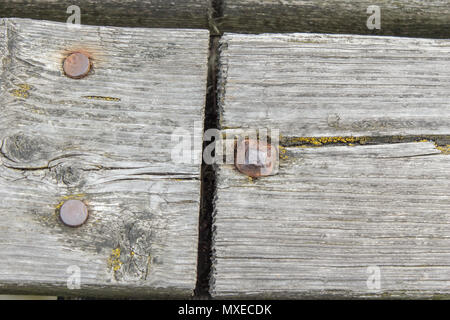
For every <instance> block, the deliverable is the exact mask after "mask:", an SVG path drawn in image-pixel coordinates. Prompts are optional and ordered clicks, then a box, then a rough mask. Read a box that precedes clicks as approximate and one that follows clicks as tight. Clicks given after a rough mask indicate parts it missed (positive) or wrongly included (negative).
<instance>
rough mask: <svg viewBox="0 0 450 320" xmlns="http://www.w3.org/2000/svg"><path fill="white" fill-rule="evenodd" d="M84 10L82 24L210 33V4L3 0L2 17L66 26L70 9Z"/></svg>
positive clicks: (195, 0)
mask: <svg viewBox="0 0 450 320" xmlns="http://www.w3.org/2000/svg"><path fill="white" fill-rule="evenodd" d="M71 5H76V6H78V7H79V8H80V10H81V24H88V25H98V26H100V25H104V26H117V27H158V28H202V29H207V28H208V26H209V20H210V17H212V9H211V8H210V1H209V0H171V1H166V0H139V1H135V0H107V1H105V0H70V1H61V0H37V1H27V0H0V13H1V17H5V18H7V17H13V18H14V17H17V18H32V19H40V20H52V21H58V22H66V21H67V18H68V17H69V16H70V15H71V14H69V13H67V8H68V7H69V6H71Z"/></svg>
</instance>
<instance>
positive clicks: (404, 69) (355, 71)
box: [218, 34, 450, 137]
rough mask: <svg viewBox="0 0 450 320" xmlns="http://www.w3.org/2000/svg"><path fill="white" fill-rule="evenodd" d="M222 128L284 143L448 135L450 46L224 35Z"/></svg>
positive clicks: (385, 40) (368, 39)
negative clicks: (266, 134)
mask: <svg viewBox="0 0 450 320" xmlns="http://www.w3.org/2000/svg"><path fill="white" fill-rule="evenodd" d="M219 64H220V69H219V85H218V90H219V107H220V108H221V113H222V116H221V118H220V121H221V126H222V127H223V128H230V127H232V128H234V127H238V128H242V127H243V128H254V127H257V126H259V127H271V128H278V129H282V134H283V135H285V136H295V137H299V136H349V135H358V136H374V135H378V136H379V135H417V134H419V135H421V134H448V133H450V76H449V73H448V70H450V41H449V40H432V39H415V38H394V37H374V36H350V35H323V34H278V35H277V34H264V35H239V34H225V35H224V37H223V38H222V39H221V47H220V60H219Z"/></svg>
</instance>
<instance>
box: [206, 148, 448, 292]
mask: <svg viewBox="0 0 450 320" xmlns="http://www.w3.org/2000/svg"><path fill="white" fill-rule="evenodd" d="M449 160H450V158H449V156H448V155H445V154H442V153H441V151H440V150H437V149H436V147H435V146H434V144H433V143H430V142H420V143H400V144H390V145H389V144H386V145H372V146H354V147H349V146H324V147H318V148H298V147H297V148H296V147H293V148H286V152H285V153H284V155H283V157H282V158H281V159H280V170H279V173H278V174H277V175H274V176H270V177H264V178H260V179H257V180H249V179H248V178H247V177H246V176H245V175H243V174H241V173H239V172H238V171H237V170H236V169H235V168H234V167H233V166H232V165H221V166H219V168H218V177H217V185H218V186H217V195H216V201H215V218H214V230H215V234H214V253H215V255H214V259H213V275H212V280H211V285H212V288H211V291H212V294H213V296H215V297H228V296H238V297H255V296H256V297H272V298H295V297H296V298H298V297H330V296H340V297H368V296H378V297H433V296H439V295H446V296H447V297H448V294H449V293H450V292H449V286H448V283H449V281H450V264H449V258H450V238H449V233H450V224H449V223H448V221H449V219H450V198H449V196H448V190H449V186H450V185H449V181H450V161H449ZM377 270H378V271H377ZM376 272H379V275H380V278H379V280H380V282H379V288H378V287H377V283H376V281H372V280H375V279H374V278H373V277H371V276H376ZM368 280H369V285H368V284H367V282H368Z"/></svg>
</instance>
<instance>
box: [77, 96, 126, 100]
mask: <svg viewBox="0 0 450 320" xmlns="http://www.w3.org/2000/svg"><path fill="white" fill-rule="evenodd" d="M83 98H86V99H94V100H103V101H120V98H114V97H103V96H83Z"/></svg>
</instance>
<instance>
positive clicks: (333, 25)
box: [217, 0, 450, 38]
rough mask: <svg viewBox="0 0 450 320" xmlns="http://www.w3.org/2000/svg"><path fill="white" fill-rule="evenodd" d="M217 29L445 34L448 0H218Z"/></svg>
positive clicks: (449, 30)
mask: <svg viewBox="0 0 450 320" xmlns="http://www.w3.org/2000/svg"><path fill="white" fill-rule="evenodd" d="M372 5H377V6H379V8H380V17H381V26H380V27H381V29H379V30H377V29H374V30H369V28H367V19H368V18H369V16H370V15H371V14H368V13H367V8H368V7H369V6H372ZM221 11H222V12H221V15H222V16H221V17H220V18H218V19H217V26H218V27H219V29H220V30H221V31H226V32H242V33H262V32H318V33H351V34H374V33H375V34H379V35H397V36H410V37H430V38H449V37H450V6H449V3H448V0H428V1H422V0H379V1H372V0H352V1H345V0H320V1H317V0H282V1H279V0H223V1H222V5H221Z"/></svg>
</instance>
